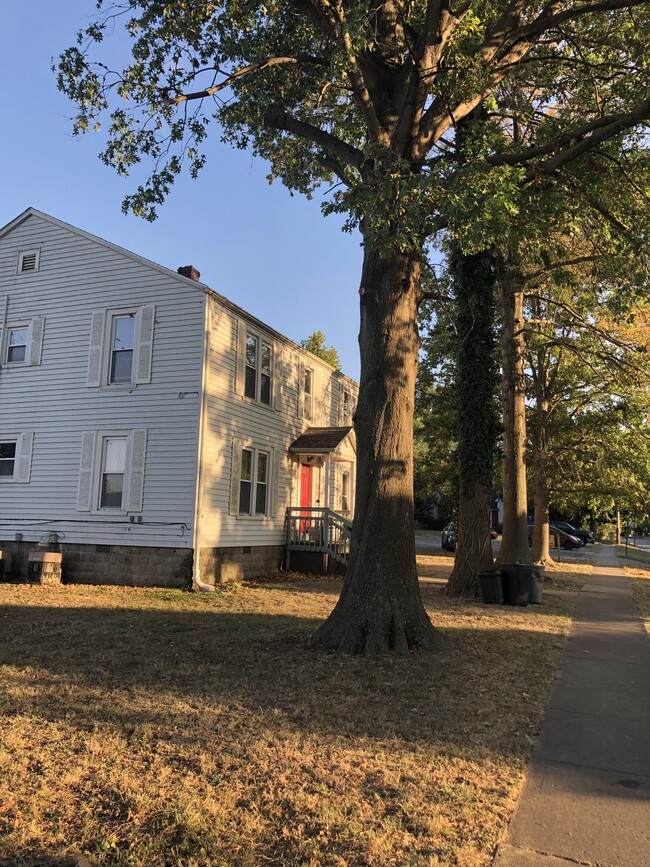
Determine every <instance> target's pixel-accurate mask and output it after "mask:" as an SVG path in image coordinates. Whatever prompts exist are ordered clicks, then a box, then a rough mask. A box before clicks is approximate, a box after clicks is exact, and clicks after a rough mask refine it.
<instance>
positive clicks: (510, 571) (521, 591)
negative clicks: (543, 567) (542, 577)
mask: <svg viewBox="0 0 650 867" xmlns="http://www.w3.org/2000/svg"><path fill="white" fill-rule="evenodd" d="M501 571H502V573H503V601H504V603H505V604H506V605H528V599H529V597H530V582H531V580H532V576H533V567H532V566H527V565H525V564H524V563H502V564H501Z"/></svg>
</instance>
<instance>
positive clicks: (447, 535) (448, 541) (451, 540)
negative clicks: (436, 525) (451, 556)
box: [440, 521, 457, 551]
mask: <svg viewBox="0 0 650 867" xmlns="http://www.w3.org/2000/svg"><path fill="white" fill-rule="evenodd" d="M456 539H457V531H456V524H455V522H454V521H452V522H451V524H447V526H446V527H445V528H444V529H443V531H442V533H441V534H440V544H441V545H442V548H443V550H444V551H455V550H456Z"/></svg>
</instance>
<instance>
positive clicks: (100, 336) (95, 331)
mask: <svg viewBox="0 0 650 867" xmlns="http://www.w3.org/2000/svg"><path fill="white" fill-rule="evenodd" d="M154 325H155V307H154V306H153V305H146V306H145V307H136V308H133V309H122V310H98V311H97V312H96V313H93V315H92V320H91V325H90V347H89V353H88V373H87V378H86V384H87V385H92V386H105V385H137V384H139V383H145V382H151V367H152V359H153V335H154Z"/></svg>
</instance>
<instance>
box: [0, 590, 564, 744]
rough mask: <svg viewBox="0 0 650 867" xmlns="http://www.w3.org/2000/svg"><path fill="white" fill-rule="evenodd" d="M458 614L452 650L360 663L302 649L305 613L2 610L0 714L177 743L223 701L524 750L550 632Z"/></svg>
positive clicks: (316, 727) (245, 710) (550, 651)
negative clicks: (152, 729)
mask: <svg viewBox="0 0 650 867" xmlns="http://www.w3.org/2000/svg"><path fill="white" fill-rule="evenodd" d="M463 610H464V609H463V606H462V604H460V605H459V606H458V611H459V615H458V622H457V623H456V624H455V625H454V626H453V628H452V629H447V630H446V631H447V633H448V634H449V635H450V637H451V638H452V642H453V645H454V647H455V648H456V652H455V653H453V654H451V655H445V656H428V655H427V656H421V657H415V658H413V659H409V660H400V659H393V658H386V659H382V660H377V661H372V660H365V659H355V658H349V657H339V656H323V655H320V654H318V653H316V652H313V651H311V650H308V649H306V648H305V647H304V644H303V642H304V640H305V639H306V638H307V637H308V636H309V635H310V634H311V632H312V631H313V629H314V628H315V626H316V625H317V623H318V622H319V621H318V620H317V619H315V618H308V617H296V616H287V615H282V614H279V615H268V614H257V613H228V612H224V611H222V610H220V611H165V610H146V609H145V610H142V609H119V608H117V609H111V608H83V607H79V608H59V607H51V608H50V607H35V606H29V607H21V606H7V607H5V608H4V609H3V611H2V616H1V618H0V623H1V624H2V639H1V640H0V665H4V666H7V668H6V669H5V670H4V672H3V675H2V678H3V680H4V681H5V685H6V687H7V690H8V693H7V694H5V696H4V698H2V697H0V708H2V710H3V711H4V713H5V714H7V715H8V716H12V715H14V714H18V715H35V716H40V717H42V718H44V719H47V720H50V721H52V720H57V719H66V720H68V721H70V719H71V717H72V718H74V719H75V722H76V724H77V725H78V726H80V727H81V728H89V727H90V728H92V727H93V726H94V725H95V724H96V723H102V724H105V723H108V724H111V725H115V726H117V727H120V728H122V729H126V730H129V729H133V728H134V727H137V726H139V725H152V726H156V727H167V728H169V726H170V725H172V726H173V729H174V732H175V735H174V737H175V738H176V737H178V738H180V739H182V738H183V737H184V736H185V735H184V731H187V730H188V727H187V723H188V721H190V720H193V719H194V717H195V716H196V714H197V713H199V712H200V713H205V714H206V715H207V716H206V719H207V718H208V717H214V719H215V725H216V726H217V727H218V723H217V722H216V720H217V717H218V716H219V714H220V713H222V712H223V709H224V708H226V709H228V710H232V708H233V705H236V706H237V707H238V708H240V709H241V712H242V714H252V715H257V716H258V717H259V716H260V715H261V716H262V717H263V716H265V715H268V714H270V715H271V716H272V715H273V714H277V715H279V718H280V719H281V726H289V727H290V728H291V729H292V730H299V731H301V732H304V733H305V734H308V733H328V734H331V733H337V734H339V735H342V736H350V737H364V738H379V737H381V738H384V737H395V738H399V739H401V740H405V741H414V742H415V741H424V742H432V743H433V742H435V743H436V744H437V745H438V747H439V748H443V749H444V748H445V747H444V744H445V743H450V744H451V743H454V744H456V745H457V746H458V745H463V744H465V745H467V746H470V747H471V748H472V749H475V748H476V747H477V745H482V748H483V749H485V750H488V751H496V752H497V753H500V754H503V755H521V754H522V753H526V751H527V750H528V749H529V747H530V739H529V737H527V736H525V735H524V736H518V735H520V733H521V732H522V731H528V734H529V735H530V734H531V725H534V723H533V724H531V722H530V717H531V707H533V708H534V706H535V705H537V707H538V711H539V709H540V708H541V706H542V705H543V701H544V699H545V696H546V692H547V690H548V683H549V681H550V679H551V677H552V676H553V673H554V671H555V670H556V667H557V663H558V659H559V653H560V648H561V646H562V644H563V639H562V638H561V637H559V636H558V635H555V634H548V633H545V632H543V631H541V632H540V631H532V630H531V631H527V630H526V629H521V628H518V629H516V630H514V629H513V630H512V631H510V630H508V629H491V628H484V629H481V628H477V626H476V624H475V623H468V625H467V626H466V627H464V626H463V616H464V615H463V613H462V612H463ZM481 610H482V611H484V609H481ZM452 615H453V609H452ZM531 616H534V614H532V615H531ZM531 671H535V676H534V677H531V675H530V672H531ZM25 683H27V686H28V688H27V689H23V688H22V687H23V685H24V684H25ZM143 691H144V692H146V697H145V699H144V700H143V697H142V693H143ZM134 695H135V696H137V700H136V699H134ZM522 695H524V696H525V698H524V699H523V700H522ZM533 716H535V714H534V713H533ZM189 728H190V729H191V728H193V726H190V727H189Z"/></svg>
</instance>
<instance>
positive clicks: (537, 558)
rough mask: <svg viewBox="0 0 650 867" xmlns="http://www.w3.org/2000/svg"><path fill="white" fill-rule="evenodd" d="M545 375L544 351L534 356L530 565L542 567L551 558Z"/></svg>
mask: <svg viewBox="0 0 650 867" xmlns="http://www.w3.org/2000/svg"><path fill="white" fill-rule="evenodd" d="M546 388H547V374H546V361H545V358H544V350H543V349H541V350H539V352H538V353H537V379H536V395H535V398H536V407H535V430H534V435H533V468H534V482H533V501H534V504H535V528H534V530H533V550H532V555H533V563H538V564H539V565H542V566H543V565H545V564H546V563H548V562H550V560H551V555H550V551H549V546H548V541H549V533H548V505H549V490H548V442H547V440H548V430H547V423H548V400H547V398H546Z"/></svg>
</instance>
